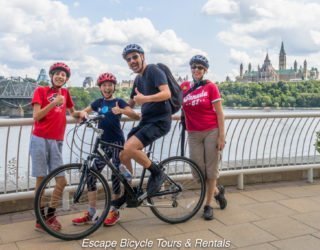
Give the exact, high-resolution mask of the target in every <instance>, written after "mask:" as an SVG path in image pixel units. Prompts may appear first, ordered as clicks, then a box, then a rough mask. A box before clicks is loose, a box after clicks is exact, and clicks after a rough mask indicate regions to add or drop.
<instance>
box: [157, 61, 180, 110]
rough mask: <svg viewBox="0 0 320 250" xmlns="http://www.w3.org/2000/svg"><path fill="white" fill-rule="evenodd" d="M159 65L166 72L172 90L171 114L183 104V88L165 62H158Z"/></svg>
mask: <svg viewBox="0 0 320 250" xmlns="http://www.w3.org/2000/svg"><path fill="white" fill-rule="evenodd" d="M157 66H158V67H159V68H160V69H161V70H162V71H163V72H164V73H165V75H166V76H167V80H168V85H169V88H170V91H171V98H170V100H169V103H170V106H171V114H175V113H177V112H178V111H179V110H180V108H181V106H182V90H181V89H180V86H179V84H178V83H177V81H176V79H175V78H174V76H173V75H172V73H171V70H170V69H169V68H168V66H166V65H165V64H163V63H158V64H157Z"/></svg>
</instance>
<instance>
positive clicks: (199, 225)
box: [0, 181, 320, 250]
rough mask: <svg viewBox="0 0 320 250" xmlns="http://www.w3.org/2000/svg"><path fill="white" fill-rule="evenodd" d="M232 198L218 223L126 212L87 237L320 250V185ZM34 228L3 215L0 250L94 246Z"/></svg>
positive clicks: (272, 187) (30, 220) (173, 245)
mask: <svg viewBox="0 0 320 250" xmlns="http://www.w3.org/2000/svg"><path fill="white" fill-rule="evenodd" d="M227 198H228V201H229V203H228V207H227V209H226V210H223V211H221V210H219V209H218V208H217V206H216V207H215V210H214V213H215V220H213V221H204V220H203V219H202V218H201V213H200V212H199V213H198V214H197V215H196V216H195V218H193V219H192V220H190V221H188V222H186V223H183V224H178V225H169V224H166V223H164V222H162V221H160V220H159V219H157V218H155V216H154V215H153V214H152V213H151V211H150V209H148V208H139V209H125V210H123V211H122V219H121V222H120V223H119V224H117V225H116V226H114V227H111V228H105V227H101V229H99V230H98V231H97V232H95V233H94V234H93V235H91V236H90V237H88V238H89V239H90V240H92V241H98V242H95V243H96V244H101V246H103V245H104V244H105V243H106V242H107V243H108V244H112V243H113V244H116V245H117V246H116V247H106V249H135V244H138V243H140V244H141V245H140V246H138V247H136V249H215V248H217V249H218V248H219V249H239V250H240V249H245V250H253V249H255V250H262V249H264V250H273V249H290V250H295V249H297V250H303V249H306V250H312V249H317V250H319V249H320V181H317V182H315V183H314V184H307V183H305V182H289V183H273V184H263V185H256V186H246V190H245V191H239V190H236V189H235V188H233V187H230V188H227ZM33 227H34V216H33V214H32V211H28V212H24V213H16V214H7V215H1V216H0V250H11V249H30V250H31V249H32V250H37V249H41V250H42V249H45V250H51V249H54V250H58V249H83V248H84V247H82V245H83V246H88V245H89V243H88V241H89V240H88V241H87V242H83V241H82V240H79V241H72V242H64V241H61V240H58V239H55V238H53V237H51V236H49V235H47V234H44V233H39V232H36V231H34V230H33ZM125 243H126V244H125ZM128 243H129V244H128ZM188 243H190V244H188ZM124 245H125V246H124ZM150 245H152V247H148V246H150ZM228 245H230V247H229V248H228ZM223 246H224V248H223ZM103 248H104V247H101V248H96V249H103Z"/></svg>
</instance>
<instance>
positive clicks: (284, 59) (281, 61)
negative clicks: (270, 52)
mask: <svg viewBox="0 0 320 250" xmlns="http://www.w3.org/2000/svg"><path fill="white" fill-rule="evenodd" d="M286 68H287V57H286V52H285V51H284V46H283V42H281V49H280V54H279V70H284V69H286Z"/></svg>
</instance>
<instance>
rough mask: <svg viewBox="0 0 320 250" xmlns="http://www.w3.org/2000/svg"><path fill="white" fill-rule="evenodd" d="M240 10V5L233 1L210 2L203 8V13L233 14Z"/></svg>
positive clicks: (210, 0)
mask: <svg viewBox="0 0 320 250" xmlns="http://www.w3.org/2000/svg"><path fill="white" fill-rule="evenodd" d="M238 9H239V6H238V3H236V2H235V1H233V0H208V2H207V3H206V4H205V5H204V6H203V7H202V12H204V13H206V14H208V15H219V14H233V13H236V12H237V11H238Z"/></svg>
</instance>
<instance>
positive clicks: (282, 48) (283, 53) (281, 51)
mask: <svg viewBox="0 0 320 250" xmlns="http://www.w3.org/2000/svg"><path fill="white" fill-rule="evenodd" d="M285 54H286V52H285V51H284V46H283V42H281V49H280V55H285Z"/></svg>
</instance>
